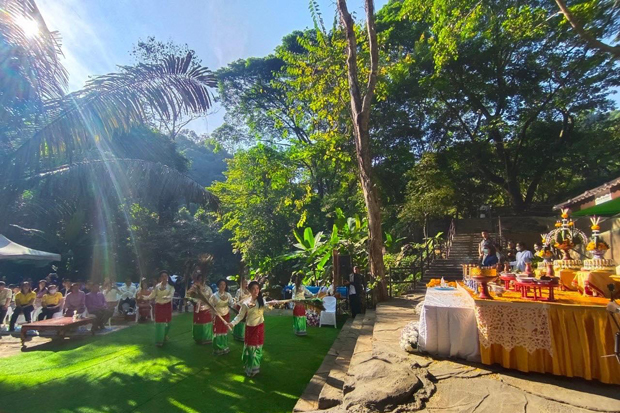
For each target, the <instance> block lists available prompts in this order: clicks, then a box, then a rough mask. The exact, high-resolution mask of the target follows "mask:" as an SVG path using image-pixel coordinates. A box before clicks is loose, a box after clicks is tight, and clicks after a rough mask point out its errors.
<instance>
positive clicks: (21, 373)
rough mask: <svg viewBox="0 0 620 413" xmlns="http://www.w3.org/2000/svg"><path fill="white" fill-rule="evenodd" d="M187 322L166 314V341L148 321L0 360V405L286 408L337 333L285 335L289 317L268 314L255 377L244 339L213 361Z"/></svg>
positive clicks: (12, 409)
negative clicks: (246, 364)
mask: <svg viewBox="0 0 620 413" xmlns="http://www.w3.org/2000/svg"><path fill="white" fill-rule="evenodd" d="M191 323H192V318H191V315H189V314H184V315H181V316H178V317H175V318H174V319H173V323H172V328H171V332H170V339H171V340H170V342H169V343H167V344H166V346H165V347H164V348H157V347H155V345H154V325H153V324H145V325H137V326H133V327H131V328H127V329H124V330H121V331H119V332H116V333H113V334H108V335H105V336H98V337H94V338H88V339H86V340H79V341H78V340H76V341H65V342H63V343H58V344H48V345H43V346H40V347H38V348H37V349H41V350H37V351H29V352H27V353H24V354H20V355H17V356H14V357H10V358H6V359H2V360H0V411H2V412H7V413H20V412H80V413H82V412H129V411H135V412H148V413H154V412H207V411H208V412H231V413H232V412H252V413H260V412H287V411H291V410H292V409H293V406H294V405H295V403H296V401H297V399H298V398H299V396H300V395H301V393H302V392H303V390H304V389H305V387H306V385H307V383H308V382H309V380H310V378H311V377H312V375H313V374H314V373H315V372H316V370H317V369H318V367H319V366H320V364H321V362H322V360H323V358H324V357H325V354H326V353H327V351H328V350H329V348H330V347H331V344H332V342H333V341H334V339H335V338H336V336H337V335H338V332H339V331H340V330H339V329H334V328H321V329H318V328H311V329H310V330H309V331H308V336H307V337H296V336H295V335H294V334H293V328H292V324H293V322H292V317H290V316H268V317H267V318H266V321H265V357H264V361H263V365H262V366H261V373H260V374H259V375H258V376H256V377H254V378H252V379H249V378H247V377H245V375H244V374H243V368H242V363H241V350H242V347H243V344H242V343H239V342H236V341H234V340H232V339H231V340H230V346H231V352H230V354H228V355H226V356H221V357H215V356H213V354H212V347H211V346H199V345H197V344H195V342H194V341H193V340H192V336H191V327H192V324H191Z"/></svg>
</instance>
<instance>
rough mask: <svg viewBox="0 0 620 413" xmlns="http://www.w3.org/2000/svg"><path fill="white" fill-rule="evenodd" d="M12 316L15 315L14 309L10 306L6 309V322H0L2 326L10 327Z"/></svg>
mask: <svg viewBox="0 0 620 413" xmlns="http://www.w3.org/2000/svg"><path fill="white" fill-rule="evenodd" d="M12 315H13V307H11V306H9V308H7V309H6V316H5V317H4V320H0V325H4V324H7V325H8V324H9V320H10V319H11V316H12ZM7 328H8V327H7Z"/></svg>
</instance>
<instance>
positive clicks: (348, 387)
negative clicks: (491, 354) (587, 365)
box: [316, 295, 620, 413]
mask: <svg viewBox="0 0 620 413" xmlns="http://www.w3.org/2000/svg"><path fill="white" fill-rule="evenodd" d="M421 299H423V296H422V295H417V296H410V297H409V298H408V299H393V300H391V301H389V302H386V303H382V304H380V305H378V306H377V309H376V314H375V317H376V319H375V323H374V331H373V332H372V334H367V335H364V334H360V335H359V337H358V341H357V344H356V347H355V352H354V354H353V356H352V358H351V363H350V367H349V369H348V372H347V375H346V377H345V380H344V386H343V391H342V401H341V404H339V405H338V406H335V407H332V408H330V409H327V410H316V411H317V412H331V413H336V412H338V413H340V412H345V411H346V412H357V413H370V412H399V413H400V412H412V411H422V412H489V413H503V412H506V413H509V412H510V413H512V412H558V413H559V412H562V413H573V412H574V413H577V412H580V413H585V412H620V386H613V385H605V384H602V383H598V382H593V381H586V380H583V379H569V378H563V377H556V376H553V375H543V374H535V373H531V374H524V373H520V372H517V371H511V370H506V369H503V368H501V367H497V368H496V367H489V366H484V365H482V364H476V363H468V362H461V361H456V360H455V361H451V360H443V359H434V358H432V357H427V356H422V355H412V354H407V353H406V352H404V351H402V350H401V349H400V345H399V339H400V331H401V329H402V328H403V326H404V325H405V324H406V323H407V322H409V321H413V320H415V319H416V318H417V315H415V313H414V308H415V306H416V305H417V304H418V302H419V301H420V300H421ZM324 369H326V366H324Z"/></svg>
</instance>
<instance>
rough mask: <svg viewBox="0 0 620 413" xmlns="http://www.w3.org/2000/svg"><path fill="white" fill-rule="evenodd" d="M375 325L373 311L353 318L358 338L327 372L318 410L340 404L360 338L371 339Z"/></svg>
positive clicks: (367, 311)
mask: <svg viewBox="0 0 620 413" xmlns="http://www.w3.org/2000/svg"><path fill="white" fill-rule="evenodd" d="M374 323H375V311H374V310H366V313H364V314H360V315H359V316H357V317H355V321H354V322H353V325H354V326H355V327H356V328H359V329H358V330H357V332H358V336H357V339H356V342H355V346H354V348H352V349H351V351H350V352H347V353H346V354H343V355H342V357H339V358H337V359H336V363H335V364H334V367H333V368H332V370H331V371H330V372H329V375H328V377H327V380H326V382H325V385H324V386H323V389H321V393H320V394H319V409H320V410H325V409H329V408H332V407H335V406H338V405H339V404H341V403H342V399H343V397H344V394H343V388H344V382H345V379H346V377H347V372H348V370H349V366H350V365H351V363H352V357H353V354H354V352H355V351H358V350H359V346H360V337H362V336H364V337H366V336H369V337H372V328H373V326H374Z"/></svg>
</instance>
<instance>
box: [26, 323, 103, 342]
mask: <svg viewBox="0 0 620 413" xmlns="http://www.w3.org/2000/svg"><path fill="white" fill-rule="evenodd" d="M94 320H95V318H93V317H86V318H80V319H77V320H73V317H61V318H51V319H47V320H41V321H36V322H34V323H28V324H23V325H22V334H21V338H22V346H23V347H25V346H26V334H27V333H28V331H31V330H37V331H45V330H48V331H56V332H57V334H58V335H59V336H61V337H64V335H65V334H66V333H67V331H68V330H71V329H73V328H76V327H79V326H83V325H86V324H92V323H93V321H94ZM92 333H93V334H95V332H94V331H92Z"/></svg>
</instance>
